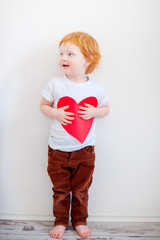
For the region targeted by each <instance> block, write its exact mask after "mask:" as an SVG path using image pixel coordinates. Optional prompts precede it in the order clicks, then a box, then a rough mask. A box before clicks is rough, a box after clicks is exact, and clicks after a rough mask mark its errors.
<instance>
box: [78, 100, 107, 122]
mask: <svg viewBox="0 0 160 240" xmlns="http://www.w3.org/2000/svg"><path fill="white" fill-rule="evenodd" d="M84 105H85V107H79V109H81V111H78V113H79V114H80V115H79V117H81V118H83V119H84V120H88V119H90V118H102V117H105V116H106V115H107V114H108V113H109V111H110V108H109V104H108V103H107V104H106V105H105V106H103V107H99V108H95V107H93V106H92V105H90V104H87V103H84Z"/></svg>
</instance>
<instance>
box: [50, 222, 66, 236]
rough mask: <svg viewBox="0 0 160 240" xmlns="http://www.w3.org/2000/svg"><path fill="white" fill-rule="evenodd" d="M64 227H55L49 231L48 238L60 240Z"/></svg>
mask: <svg viewBox="0 0 160 240" xmlns="http://www.w3.org/2000/svg"><path fill="white" fill-rule="evenodd" d="M65 229H66V227H65V226H62V225H57V226H55V227H54V228H53V229H52V231H50V236H51V237H52V238H58V239H60V238H62V237H63V234H64V231H65Z"/></svg>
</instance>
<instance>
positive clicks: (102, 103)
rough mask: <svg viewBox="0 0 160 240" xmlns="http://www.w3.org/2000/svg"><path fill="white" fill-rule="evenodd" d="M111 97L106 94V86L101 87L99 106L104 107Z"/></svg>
mask: <svg viewBox="0 0 160 240" xmlns="http://www.w3.org/2000/svg"><path fill="white" fill-rule="evenodd" d="M108 101H109V99H108V97H107V95H106V92H105V90H104V88H102V87H100V88H99V100H98V107H103V106H105V105H106V104H107V103H108Z"/></svg>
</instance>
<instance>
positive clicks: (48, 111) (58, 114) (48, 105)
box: [40, 98, 74, 125]
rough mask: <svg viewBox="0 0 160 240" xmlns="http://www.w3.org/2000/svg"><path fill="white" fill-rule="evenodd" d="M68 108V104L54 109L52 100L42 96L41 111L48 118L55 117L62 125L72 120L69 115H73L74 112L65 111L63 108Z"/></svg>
mask: <svg viewBox="0 0 160 240" xmlns="http://www.w3.org/2000/svg"><path fill="white" fill-rule="evenodd" d="M68 108H69V106H65V107H62V108H58V109H55V108H53V102H49V101H47V100H46V99H45V98H42V100H41V104H40V109H41V112H42V113H43V114H44V115H45V116H47V117H49V118H55V119H57V120H58V121H59V122H60V123H61V124H63V125H67V124H71V123H72V121H71V120H74V118H73V117H70V116H71V115H74V113H71V112H65V110H66V109H68Z"/></svg>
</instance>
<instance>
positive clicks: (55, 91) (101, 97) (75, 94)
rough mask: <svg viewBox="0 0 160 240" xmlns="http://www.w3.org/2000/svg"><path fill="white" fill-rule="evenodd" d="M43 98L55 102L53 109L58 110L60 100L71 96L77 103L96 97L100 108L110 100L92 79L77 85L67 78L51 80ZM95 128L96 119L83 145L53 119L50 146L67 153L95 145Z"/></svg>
mask: <svg viewBox="0 0 160 240" xmlns="http://www.w3.org/2000/svg"><path fill="white" fill-rule="evenodd" d="M42 96H43V97H44V98H45V99H46V100H47V101H49V102H53V107H54V108H57V103H58V101H59V99H60V98H62V97H64V96H69V97H71V98H73V99H74V100H75V101H76V102H77V103H79V102H80V101H82V100H83V99H85V98H87V97H91V96H94V97H96V98H97V100H98V106H97V107H101V106H104V105H106V104H107V102H108V98H107V96H106V93H105V90H104V89H103V88H102V87H101V86H100V85H99V84H98V83H95V82H94V81H93V80H92V79H91V78H89V80H88V81H87V82H83V83H75V82H73V81H71V80H69V79H68V78H67V77H66V76H64V77H63V78H51V79H50V81H49V82H48V83H47V85H46V87H45V88H44V89H43V91H42ZM95 127H96V119H94V120H93V124H92V126H91V129H90V131H89V133H88V135H87V137H86V139H85V141H84V142H83V143H80V142H79V141H78V140H77V139H76V138H74V137H73V136H71V135H70V134H69V133H68V132H67V131H66V130H65V129H64V128H63V127H62V125H61V123H60V122H59V121H57V120H56V119H51V127H50V135H49V140H48V144H49V146H50V147H51V148H52V149H58V150H61V151H65V152H72V151H76V150H79V149H81V148H83V147H86V146H89V145H90V146H94V145H95Z"/></svg>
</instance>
